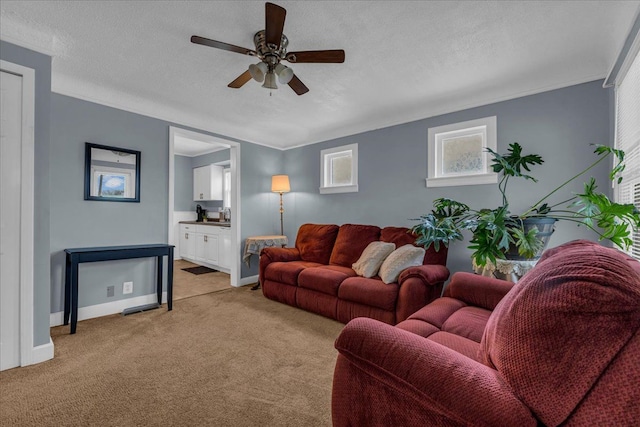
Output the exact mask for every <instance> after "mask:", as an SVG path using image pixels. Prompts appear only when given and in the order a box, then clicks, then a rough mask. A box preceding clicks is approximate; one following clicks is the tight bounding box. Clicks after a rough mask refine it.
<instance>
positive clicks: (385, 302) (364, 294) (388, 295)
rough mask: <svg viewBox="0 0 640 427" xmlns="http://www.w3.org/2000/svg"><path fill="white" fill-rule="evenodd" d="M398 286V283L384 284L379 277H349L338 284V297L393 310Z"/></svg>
mask: <svg viewBox="0 0 640 427" xmlns="http://www.w3.org/2000/svg"><path fill="white" fill-rule="evenodd" d="M398 288H399V286H398V284H396V283H392V284H390V285H385V284H384V283H382V280H380V279H379V278H372V279H367V278H365V277H350V278H348V279H345V280H344V282H342V284H341V285H340V288H339V289H338V298H340V299H342V300H346V301H352V302H357V303H360V304H363V305H368V306H372V307H377V308H381V309H383V310H387V311H394V312H395V309H396V300H397V298H398Z"/></svg>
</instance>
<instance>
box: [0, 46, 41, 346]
mask: <svg viewBox="0 0 640 427" xmlns="http://www.w3.org/2000/svg"><path fill="white" fill-rule="evenodd" d="M0 59H3V60H5V61H8V62H13V63H14V64H18V65H22V66H25V67H29V68H33V69H34V70H35V132H34V137H35V147H34V149H35V164H34V167H35V181H34V186H35V192H34V209H35V214H34V263H33V282H34V283H33V287H34V289H33V291H34V296H33V313H34V314H33V345H34V346H38V345H43V344H48V343H49V289H50V286H49V283H50V278H49V275H50V269H49V267H50V259H49V229H50V227H49V188H50V187H49V134H50V126H51V117H50V110H49V105H50V100H51V58H50V57H49V56H47V55H43V54H40V53H37V52H34V51H31V50H28V49H24V48H21V47H18V46H15V45H12V44H10V43H6V42H4V41H0Z"/></svg>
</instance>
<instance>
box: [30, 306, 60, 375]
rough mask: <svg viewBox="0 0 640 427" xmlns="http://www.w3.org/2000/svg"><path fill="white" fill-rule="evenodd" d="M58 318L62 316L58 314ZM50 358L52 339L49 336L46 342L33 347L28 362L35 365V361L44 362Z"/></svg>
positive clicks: (51, 357) (51, 356)
mask: <svg viewBox="0 0 640 427" xmlns="http://www.w3.org/2000/svg"><path fill="white" fill-rule="evenodd" d="M60 318H61V319H62V316H60ZM51 359H53V340H52V339H51V337H49V342H48V343H47V344H42V345H38V346H35V347H33V350H32V351H31V363H30V364H31V365H35V364H36V363H41V362H46V361H47V360H51Z"/></svg>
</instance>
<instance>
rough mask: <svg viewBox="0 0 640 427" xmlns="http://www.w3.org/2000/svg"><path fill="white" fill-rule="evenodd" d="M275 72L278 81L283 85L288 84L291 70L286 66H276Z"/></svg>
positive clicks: (291, 76)
mask: <svg viewBox="0 0 640 427" xmlns="http://www.w3.org/2000/svg"><path fill="white" fill-rule="evenodd" d="M275 71H276V75H277V76H278V81H279V82H280V83H282V84H283V85H286V84H288V83H289V82H290V81H291V79H292V78H293V70H292V69H291V68H289V67H287V66H286V65H282V64H278V65H276V69H275Z"/></svg>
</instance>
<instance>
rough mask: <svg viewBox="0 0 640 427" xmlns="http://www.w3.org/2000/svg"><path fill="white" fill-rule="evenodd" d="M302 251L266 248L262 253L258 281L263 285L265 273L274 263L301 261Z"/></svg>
mask: <svg viewBox="0 0 640 427" xmlns="http://www.w3.org/2000/svg"><path fill="white" fill-rule="evenodd" d="M300 259H301V258H300V251H299V250H298V249H296V248H271V247H269V248H264V249H262V251H260V270H259V272H258V274H259V276H258V281H259V283H263V278H264V271H265V270H266V269H267V266H268V265H269V264H271V263H272V262H288V261H299V260H300Z"/></svg>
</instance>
